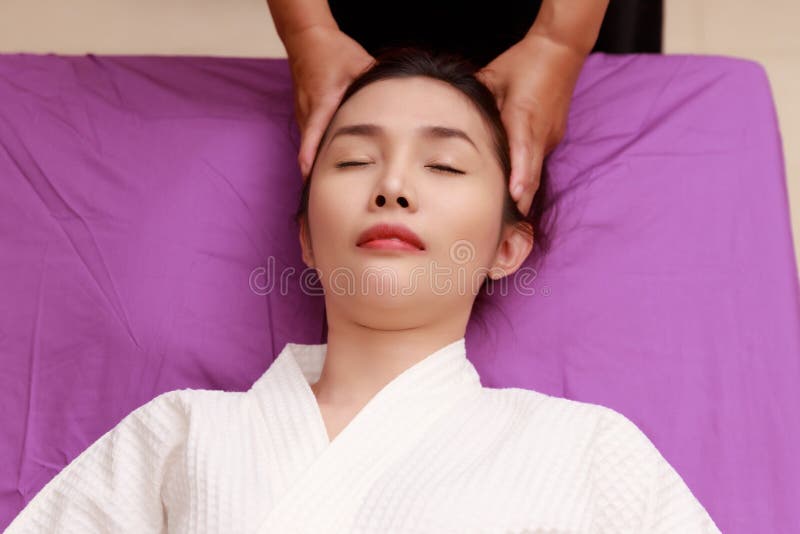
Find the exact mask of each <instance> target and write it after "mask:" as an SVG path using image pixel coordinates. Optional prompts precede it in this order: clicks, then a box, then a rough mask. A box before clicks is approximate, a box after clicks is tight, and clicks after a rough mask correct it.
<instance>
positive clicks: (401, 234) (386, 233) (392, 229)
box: [356, 223, 425, 250]
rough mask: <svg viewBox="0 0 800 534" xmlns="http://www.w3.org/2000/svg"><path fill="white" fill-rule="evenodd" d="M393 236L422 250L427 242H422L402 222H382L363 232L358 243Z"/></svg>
mask: <svg viewBox="0 0 800 534" xmlns="http://www.w3.org/2000/svg"><path fill="white" fill-rule="evenodd" d="M392 237H394V238H397V239H400V240H401V241H405V242H406V243H408V244H410V245H413V246H415V247H417V248H418V249H420V250H425V243H423V242H422V240H421V239H420V238H419V236H418V235H417V234H415V233H414V232H412V231H411V230H410V229H409V228H408V227H407V226H404V225H402V224H388V223H382V224H376V225H375V226H371V227H369V228H367V229H366V230H364V231H363V232H361V235H360V236H359V237H358V242H357V243H356V245H361V244H363V243H366V242H367V241H372V240H373V239H390V238H392Z"/></svg>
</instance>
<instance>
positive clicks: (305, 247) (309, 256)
mask: <svg viewBox="0 0 800 534" xmlns="http://www.w3.org/2000/svg"><path fill="white" fill-rule="evenodd" d="M300 248H301V249H302V251H303V263H305V264H306V265H307V266H308V267H311V268H312V269H313V268H315V266H314V249H313V247H312V246H311V231H310V230H309V228H308V217H303V218H301V219H300Z"/></svg>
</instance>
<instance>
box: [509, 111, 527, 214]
mask: <svg viewBox="0 0 800 534" xmlns="http://www.w3.org/2000/svg"><path fill="white" fill-rule="evenodd" d="M507 116H508V115H507ZM511 116H513V115H511ZM508 122H509V124H507V125H506V129H507V131H508V137H509V139H508V143H509V145H510V148H511V178H510V179H509V183H508V185H509V190H510V191H511V197H512V198H513V199H514V200H515V201H519V200H520V198H521V197H522V188H524V187H525V186H526V185H527V184H526V182H527V178H528V176H529V175H530V173H531V168H530V165H531V160H532V156H533V147H532V139H531V135H530V133H529V129H528V128H527V124H526V123H525V121H522V120H519V119H518V118H517V119H512V120H510V121H508Z"/></svg>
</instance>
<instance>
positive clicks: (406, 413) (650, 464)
mask: <svg viewBox="0 0 800 534" xmlns="http://www.w3.org/2000/svg"><path fill="white" fill-rule="evenodd" d="M326 348H327V346H326V345H324V344H321V345H302V344H295V343H289V344H287V345H286V346H285V347H284V349H283V351H281V353H280V354H279V356H278V358H277V359H276V360H275V362H274V363H273V364H272V365H271V366H270V368H269V369H268V370H267V372H266V373H264V375H263V376H262V377H261V378H259V379H258V380H257V381H256V383H255V384H254V385H253V386H252V388H251V389H250V390H249V391H247V392H224V391H211V390H190V389H184V390H176V391H171V392H168V393H164V394H162V395H159V396H158V397H156V398H155V399H153V400H152V401H150V402H148V403H147V404H145V405H144V406H141V407H140V408H138V409H137V410H135V411H134V412H132V413H131V414H130V415H128V416H127V417H126V418H125V419H123V420H122V421H121V422H120V423H119V424H118V425H117V426H116V427H115V428H113V429H112V430H110V431H109V432H108V433H106V434H105V435H103V436H102V437H101V438H99V439H98V440H97V441H96V442H95V443H94V444H92V445H91V446H90V447H89V448H88V449H87V450H86V451H84V452H83V453H82V454H81V455H79V456H78V457H77V458H76V459H75V460H73V461H72V462H71V463H70V464H69V465H67V466H66V467H65V468H64V469H63V470H62V471H61V472H60V473H59V474H58V475H57V476H56V477H54V478H53V480H51V481H50V482H49V483H48V484H47V485H46V486H45V487H44V488H43V489H42V490H41V491H40V492H39V493H38V494H37V495H36V496H35V497H34V498H33V500H31V502H30V503H28V506H27V507H26V508H25V509H24V510H23V511H22V512H21V513H20V515H19V516H18V517H17V518H16V519H15V520H14V522H12V524H11V525H10V526H9V528H8V530H7V531H6V532H8V533H9V534H18V533H22V532H48V533H67V532H69V533H80V534H87V533H94V532H114V533H116V532H125V533H135V534H145V533H150V532H181V533H211V532H214V533H216V532H220V533H222V532H225V533H237V534H238V533H258V534H267V533H272V532H274V533H280V534H285V533H293V532H297V533H300V532H302V533H314V534H322V533H327V532H362V533H363V532H368V533H392V532H404V533H406V532H408V533H412V532H416V533H437V534H441V533H448V532H453V533H460V534H463V533H472V532H489V533H500V532H515V533H523V532H525V533H550V534H555V533H604V532H609V533H611V532H614V533H617V532H631V533H632V532H636V533H639V532H647V533H666V532H670V533H681V534H692V533H713V532H719V530H718V529H717V527H716V525H715V524H714V522H713V521H712V519H711V517H710V516H709V515H708V513H707V512H706V510H705V509H704V508H703V506H702V505H701V504H700V503H699V502H698V501H697V499H696V498H695V497H694V495H693V494H692V492H691V491H690V490H689V488H688V487H687V486H686V484H685V483H684V481H683V479H682V478H681V477H680V476H679V475H678V473H677V472H676V471H675V470H674V469H673V468H672V467H671V466H670V464H669V463H668V462H667V461H666V460H665V459H664V458H663V457H662V456H661V454H660V453H659V452H658V450H657V449H656V448H655V446H654V445H653V444H652V442H651V441H650V440H649V439H648V438H647V436H646V435H645V434H644V433H643V432H641V431H640V430H639V428H638V427H636V426H635V424H634V423H633V422H631V421H630V420H629V419H627V418H626V417H624V416H623V415H622V414H620V413H618V412H616V411H614V410H612V409H610V408H607V407H603V406H600V405H596V404H589V403H582V402H577V401H572V400H568V399H562V398H558V397H552V396H549V395H545V394H542V393H538V392H535V391H529V390H524V389H518V388H506V389H492V388H484V387H482V386H481V383H480V379H479V376H478V374H477V372H476V370H475V368H474V367H473V366H472V364H471V363H470V361H469V360H468V359H467V357H466V350H465V340H464V338H461V339H459V340H458V341H455V342H453V343H450V344H448V345H446V346H444V347H442V348H440V349H438V350H437V351H435V352H433V353H432V354H430V355H429V356H428V357H427V358H425V359H424V360H422V361H420V362H419V363H417V364H415V365H414V366H412V367H410V368H409V369H407V370H406V371H405V372H403V373H402V374H400V375H399V376H397V377H396V378H395V379H394V380H393V381H392V382H390V383H389V384H388V385H387V386H386V387H384V388H383V389H382V390H381V391H379V392H378V393H377V395H375V397H373V398H372V399H371V400H370V401H369V403H368V404H367V405H366V406H365V407H364V408H363V409H362V410H361V411H360V412H359V413H358V414H357V415H356V417H355V418H354V419H353V420H352V421H351V422H350V423H349V424H348V426H347V427H346V428H344V429H343V430H342V431H341V432H340V433H339V434H338V435H337V436H336V438H335V439H334V440H333V441H332V442H329V440H328V436H327V432H326V429H325V425H324V422H323V420H322V417H321V414H320V411H319V407H318V405H317V402H316V399H315V397H314V393H313V392H312V390H311V388H310V384H311V383H314V382H316V381H317V380H318V378H319V375H320V372H321V369H322V363H323V361H324V358H325V351H326Z"/></svg>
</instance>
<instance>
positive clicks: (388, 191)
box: [372, 174, 417, 211]
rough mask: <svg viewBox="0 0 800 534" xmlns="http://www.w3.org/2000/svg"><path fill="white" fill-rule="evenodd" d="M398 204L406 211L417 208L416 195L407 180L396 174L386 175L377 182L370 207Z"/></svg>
mask: <svg viewBox="0 0 800 534" xmlns="http://www.w3.org/2000/svg"><path fill="white" fill-rule="evenodd" d="M396 206H400V207H401V208H403V209H406V210H408V211H416V210H417V201H416V196H415V195H414V192H413V189H412V188H411V187H410V183H409V180H406V179H402V178H400V177H399V176H398V175H397V174H393V175H391V176H390V175H387V176H385V177H383V179H381V180H380V182H378V184H377V187H376V188H375V191H374V192H373V198H372V209H375V208H384V209H385V208H392V207H396Z"/></svg>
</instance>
